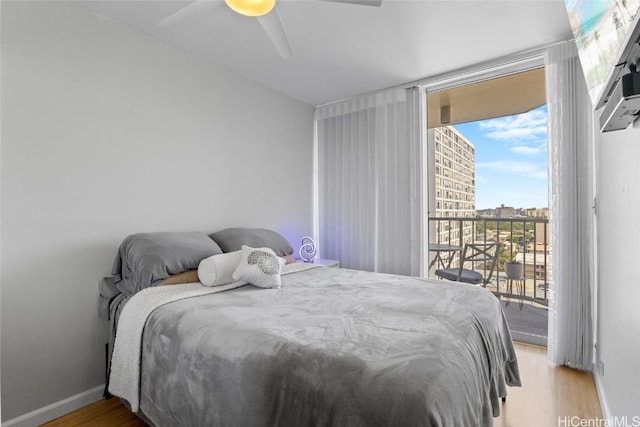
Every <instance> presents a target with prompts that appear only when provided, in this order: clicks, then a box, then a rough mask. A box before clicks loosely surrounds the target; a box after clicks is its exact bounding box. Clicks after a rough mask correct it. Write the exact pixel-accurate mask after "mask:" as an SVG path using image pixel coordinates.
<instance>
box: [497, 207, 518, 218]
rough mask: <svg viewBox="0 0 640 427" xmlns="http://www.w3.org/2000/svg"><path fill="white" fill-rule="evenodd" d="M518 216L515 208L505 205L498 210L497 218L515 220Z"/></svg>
mask: <svg viewBox="0 0 640 427" xmlns="http://www.w3.org/2000/svg"><path fill="white" fill-rule="evenodd" d="M514 216H516V210H515V208H513V207H511V206H505V205H504V204H502V205H500V206H499V207H497V208H496V218H513V217H514Z"/></svg>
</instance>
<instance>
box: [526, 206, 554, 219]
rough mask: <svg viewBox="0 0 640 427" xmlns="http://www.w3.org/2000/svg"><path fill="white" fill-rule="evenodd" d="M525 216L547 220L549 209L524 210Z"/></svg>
mask: <svg viewBox="0 0 640 427" xmlns="http://www.w3.org/2000/svg"><path fill="white" fill-rule="evenodd" d="M526 215H527V216H528V217H530V218H549V208H531V209H526Z"/></svg>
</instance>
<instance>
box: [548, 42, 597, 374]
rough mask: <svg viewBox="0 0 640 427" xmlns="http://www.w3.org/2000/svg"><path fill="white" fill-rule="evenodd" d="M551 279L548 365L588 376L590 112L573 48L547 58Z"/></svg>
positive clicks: (590, 338) (552, 51) (552, 52)
mask: <svg viewBox="0 0 640 427" xmlns="http://www.w3.org/2000/svg"><path fill="white" fill-rule="evenodd" d="M545 63H546V81H547V103H548V130H549V190H550V191H549V193H550V196H549V198H550V200H549V202H550V208H551V209H550V211H551V219H550V243H551V254H550V258H551V268H552V271H551V274H552V280H551V284H550V307H549V340H548V354H549V359H550V360H551V361H552V362H554V363H556V364H560V365H567V366H571V367H574V368H577V369H583V370H591V367H592V357H593V356H592V352H593V303H592V295H593V259H594V257H593V244H594V242H593V239H594V235H593V211H592V206H593V176H592V175H593V174H592V173H593V167H592V165H593V151H592V149H593V132H594V130H593V111H592V107H591V101H590V98H589V94H588V92H587V88H586V84H585V81H584V77H583V74H582V69H581V68H580V62H579V60H578V57H577V52H576V48H575V43H574V42H572V41H571V42H567V43H564V44H561V45H559V46H555V47H553V48H551V49H549V51H548V52H547V53H546V57H545Z"/></svg>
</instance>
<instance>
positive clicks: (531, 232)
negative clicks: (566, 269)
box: [429, 217, 550, 345]
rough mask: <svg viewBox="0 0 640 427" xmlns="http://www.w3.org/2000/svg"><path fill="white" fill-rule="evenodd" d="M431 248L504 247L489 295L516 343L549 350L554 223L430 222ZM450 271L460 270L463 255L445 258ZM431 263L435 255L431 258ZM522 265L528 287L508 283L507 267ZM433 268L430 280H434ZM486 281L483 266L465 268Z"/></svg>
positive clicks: (533, 220) (535, 220) (453, 253)
mask: <svg viewBox="0 0 640 427" xmlns="http://www.w3.org/2000/svg"><path fill="white" fill-rule="evenodd" d="M429 235H430V236H431V239H430V240H431V243H435V244H439V245H452V246H457V247H459V248H463V247H464V245H465V243H470V242H500V243H501V245H500V253H499V257H498V262H497V264H496V268H495V270H494V273H493V276H492V278H491V281H490V282H489V283H488V285H487V289H489V290H490V291H491V292H493V293H494V294H495V295H496V296H497V297H498V298H500V300H501V301H502V305H503V309H504V312H505V314H506V316H507V321H508V323H509V327H510V329H511V332H512V335H513V336H514V339H519V340H523V341H529V342H533V343H536V344H541V345H546V338H547V318H548V306H549V288H548V283H549V276H550V268H549V221H548V220H547V219H542V218H449V217H446V218H445V217H430V218H429ZM439 255H440V257H441V258H442V262H443V263H444V264H445V265H450V266H451V267H458V266H459V265H460V256H461V253H460V251H451V252H440V254H439ZM429 256H430V260H432V259H433V257H434V256H435V253H433V252H430V253H429ZM510 260H513V261H519V262H520V263H522V264H523V281H522V282H513V281H510V280H509V279H508V278H507V274H506V270H505V264H506V263H507V262H508V261H510ZM436 268H437V266H436V265H434V266H433V267H432V268H431V269H430V271H429V276H430V277H433V278H435V275H434V272H435V270H436ZM465 268H470V269H473V270H476V271H478V272H480V273H482V274H483V275H485V276H486V274H487V273H488V271H486V266H485V265H483V264H476V265H465Z"/></svg>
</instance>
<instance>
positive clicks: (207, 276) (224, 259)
mask: <svg viewBox="0 0 640 427" xmlns="http://www.w3.org/2000/svg"><path fill="white" fill-rule="evenodd" d="M241 260H242V251H235V252H227V253H224V254H218V255H212V256H210V257H209V258H205V259H203V260H202V261H200V264H199V265H198V279H200V282H202V284H203V285H205V286H222V285H228V284H229V283H233V282H237V280H234V279H233V277H232V276H233V272H234V271H235V270H236V268H237V267H238V265H240V261H241Z"/></svg>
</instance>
